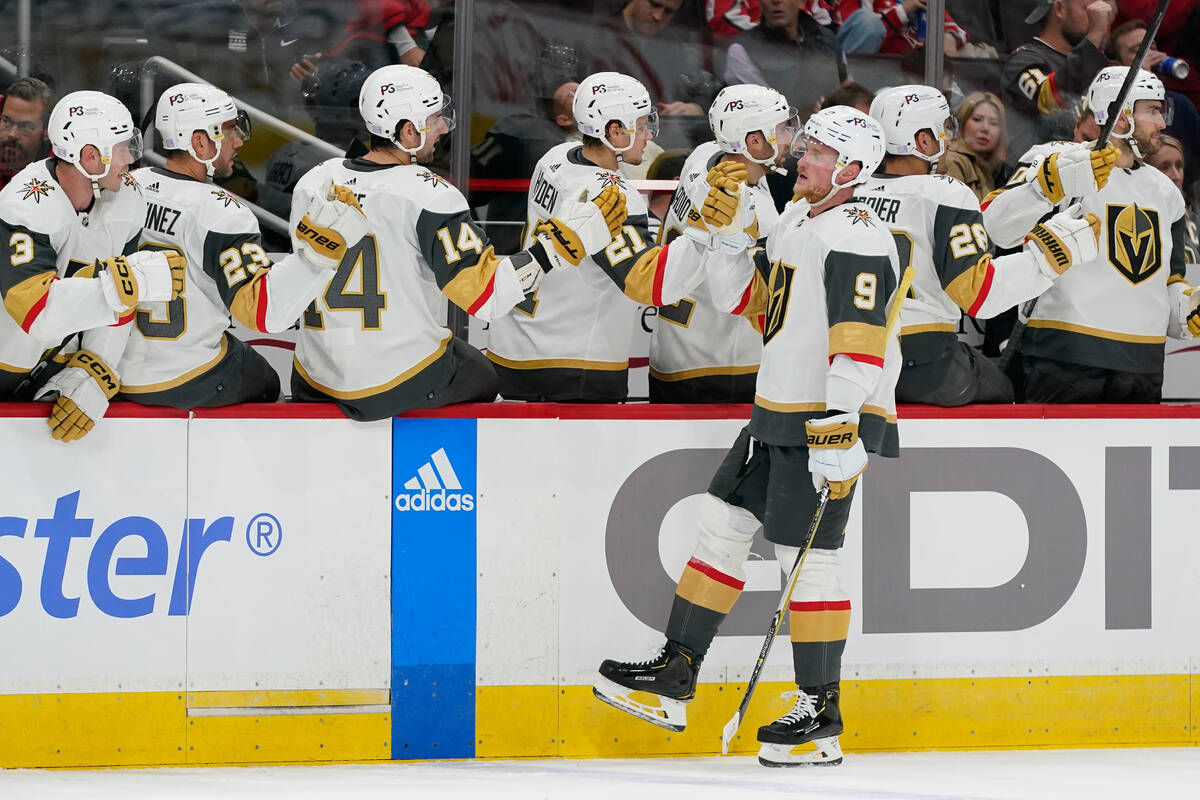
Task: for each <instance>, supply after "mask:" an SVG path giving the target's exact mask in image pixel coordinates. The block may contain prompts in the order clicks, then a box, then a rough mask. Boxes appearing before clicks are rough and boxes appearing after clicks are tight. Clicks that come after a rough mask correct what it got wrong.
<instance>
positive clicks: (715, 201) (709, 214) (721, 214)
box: [700, 161, 746, 234]
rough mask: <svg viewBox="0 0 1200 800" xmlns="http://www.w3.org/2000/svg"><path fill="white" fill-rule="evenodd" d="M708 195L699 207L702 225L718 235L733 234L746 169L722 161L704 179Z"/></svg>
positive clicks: (737, 219)
mask: <svg viewBox="0 0 1200 800" xmlns="http://www.w3.org/2000/svg"><path fill="white" fill-rule="evenodd" d="M705 182H706V183H707V184H708V193H707V194H706V195H705V196H704V202H703V203H702V205H701V206H700V217H701V219H703V220H704V224H705V225H707V226H708V227H709V228H711V229H713V230H715V231H717V232H718V233H723V234H729V233H734V230H733V228H734V226H735V224H736V223H737V222H738V221H739V216H740V215H739V213H738V210H739V206H740V205H741V202H742V190H743V189H744V188H745V184H746V167H745V165H744V164H740V163H738V162H736V161H722V162H720V163H719V164H717V165H716V166H715V167H713V168H712V169H710V170H709V171H708V177H707V178H705Z"/></svg>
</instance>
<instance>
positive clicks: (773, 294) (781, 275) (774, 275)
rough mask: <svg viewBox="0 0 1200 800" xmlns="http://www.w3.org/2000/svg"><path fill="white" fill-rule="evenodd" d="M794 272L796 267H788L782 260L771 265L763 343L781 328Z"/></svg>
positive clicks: (769, 339) (790, 292) (785, 314)
mask: <svg viewBox="0 0 1200 800" xmlns="http://www.w3.org/2000/svg"><path fill="white" fill-rule="evenodd" d="M795 274H796V268H795V267H789V266H788V265H787V264H784V263H783V262H782V261H776V262H775V263H774V264H772V265H771V280H770V286H771V288H770V289H769V290H768V294H767V323H766V324H765V325H764V326H763V344H766V343H767V342H769V341H771V339H772V338H773V337H774V336H775V334H777V333H779V332H780V331H781V330H783V320H784V317H786V316H787V307H788V298H789V297H791V294H792V276H794V275H795Z"/></svg>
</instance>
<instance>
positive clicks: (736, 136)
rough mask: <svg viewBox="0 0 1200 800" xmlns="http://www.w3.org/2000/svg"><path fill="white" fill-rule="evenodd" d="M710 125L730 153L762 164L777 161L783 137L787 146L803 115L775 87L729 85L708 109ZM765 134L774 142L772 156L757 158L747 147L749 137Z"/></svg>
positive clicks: (768, 140) (724, 148)
mask: <svg viewBox="0 0 1200 800" xmlns="http://www.w3.org/2000/svg"><path fill="white" fill-rule="evenodd" d="M708 124H709V125H710V126H711V127H712V131H713V135H714V136H716V137H717V144H718V145H720V147H721V149H722V150H724V151H725V152H726V153H737V154H740V155H744V156H745V157H746V158H748V159H750V160H751V161H754V162H756V163H758V164H767V165H769V164H774V163H775V159H776V157H777V156H778V155H779V141H778V140H779V139H780V138H783V139H784V142H783V147H784V148H787V147H788V146H789V145H790V144H791V141H792V138H793V137H795V135H796V133H797V132H798V131H799V130H800V116H799V114H797V113H796V109H794V108H792V107H791V106H789V105H788V101H787V98H786V97H784V96H783V95H782V94H780V93H779V92H777V91H776V90H774V89H768V88H767V87H766V86H758V85H756V84H753V83H741V84H736V85H734V86H726V87H725V88H724V89H722V90H721V91H720V93H719V94H717V97H716V99H715V100H713V103H712V105H711V106H709V108H708ZM756 132H757V133H761V134H762V135H763V137H764V138H766V140H767V143H768V144H770V145H771V155H770V156H769V157H767V158H755V157H754V156H752V155H750V153H749V152H748V151H747V150H746V136H748V135H749V134H751V133H756Z"/></svg>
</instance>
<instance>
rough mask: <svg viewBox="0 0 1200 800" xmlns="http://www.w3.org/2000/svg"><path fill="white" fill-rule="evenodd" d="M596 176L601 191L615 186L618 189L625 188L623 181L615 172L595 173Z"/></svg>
mask: <svg viewBox="0 0 1200 800" xmlns="http://www.w3.org/2000/svg"><path fill="white" fill-rule="evenodd" d="M596 176H597V177H598V178H600V182H601V183H600V188H601V189H607V188H608V187H609V186H616V187H617V188H618V189H624V188H625V181H624V180H623V179H622V178H621V176H620V175H618V174H617V173H615V172H597V173H596Z"/></svg>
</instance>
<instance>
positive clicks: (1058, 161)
mask: <svg viewBox="0 0 1200 800" xmlns="http://www.w3.org/2000/svg"><path fill="white" fill-rule="evenodd" d="M1128 69H1129V68H1128V67H1108V68H1106V69H1103V70H1101V71H1100V72H1099V73H1097V75H1096V77H1095V79H1094V80H1093V81H1092V83H1091V86H1090V87H1088V92H1087V105H1088V108H1089V109H1091V111H1092V113H1093V114H1094V115H1095V117H1096V122H1097V123H1098V124H1100V125H1103V124H1104V123H1105V122H1106V121H1107V117H1108V112H1109V105H1110V104H1111V103H1112V102H1114V101H1115V100H1116V98H1117V94H1118V93H1119V91H1120V87H1121V83H1122V82H1123V80H1124V79H1125V75H1126V73H1127V71H1128ZM1116 113H1117V114H1118V118H1117V121H1116V123H1115V126H1114V127H1113V129H1112V142H1113V143H1114V144H1115V145H1116V147H1117V148H1118V151H1119V153H1120V155H1119V158H1118V159H1117V161H1116V169H1112V168H1111V166H1110V165H1109V164H1108V162H1107V161H1106V160H1105V159H1104V158H1103V157H1102V155H1101V154H1102V153H1103V151H1099V152H1098V151H1094V150H1091V149H1090V145H1088V144H1082V145H1080V144H1071V143H1063V142H1058V143H1053V144H1051V145H1048V146H1046V147H1044V148H1041V149H1040V153H1037V155H1038V158H1037V160H1036V161H1035V162H1034V163H1032V164H1030V165H1027V166H1028V169H1023V170H1019V171H1018V179H1017V180H1015V181H1013V182H1011V183H1009V184H1008V185H1007V186H1005V187H1003V188H1001V189H998V190H997V191H996V192H994V193H993V195H992V196H990V197H989V198H988V199H987V200H986V201H985V205H984V211H983V216H984V223H985V225H986V226H987V230H988V233H990V234H991V237H992V239H994V240H995V242H996V243H997V244H998V245H1000V246H1002V247H1013V246H1016V245H1018V244H1020V242H1021V241H1022V240H1023V239H1024V237H1025V232H1026V231H1027V230H1028V229H1029V227H1030V226H1031V225H1032V224H1033V223H1034V222H1036V221H1037V220H1038V219H1040V218H1042V217H1043V216H1045V215H1047V214H1049V213H1052V212H1053V211H1054V210H1056V209H1061V208H1063V207H1065V206H1067V205H1068V204H1071V203H1073V202H1076V201H1077V199H1078V201H1079V202H1081V203H1082V206H1083V208H1084V209H1085V210H1086V211H1090V212H1093V213H1095V214H1096V215H1097V216H1098V217H1099V218H1100V223H1101V233H1100V252H1099V254H1098V255H1097V257H1096V258H1093V259H1091V260H1090V261H1088V262H1086V263H1082V264H1078V265H1076V266H1074V267H1072V268H1071V269H1070V270H1069V271H1068V272H1067V274H1065V275H1063V276H1062V277H1061V278H1060V279H1058V280H1057V281H1055V282H1054V284H1053V285H1052V286H1051V287H1050V288H1049V289H1048V290H1047V291H1046V292H1045V294H1043V295H1042V296H1041V297H1039V298H1038V299H1037V302H1036V304H1035V305H1034V307H1033V309H1032V310H1031V311H1029V312H1028V313H1027V317H1028V323H1027V327H1026V328H1025V329H1024V333H1023V335H1022V337H1021V340H1020V342H1019V344H1020V349H1021V352H1022V354H1023V356H1024V373H1025V399H1026V401H1027V402H1033V403H1096V402H1103V403H1156V402H1158V401H1159V399H1160V398H1161V396H1162V380H1163V360H1164V342H1165V340H1166V336H1168V335H1170V336H1188V335H1189V331H1190V334H1191V335H1196V334H1197V333H1200V318H1198V317H1197V314H1196V307H1197V303H1200V293H1192V292H1191V289H1190V287H1189V286H1188V285H1187V283H1186V281H1185V280H1184V271H1185V268H1186V263H1185V256H1184V249H1185V248H1184V246H1183V242H1184V238H1185V234H1186V221H1185V214H1184V212H1185V205H1184V200H1183V196H1182V194H1180V192H1179V189H1177V188H1176V187H1175V185H1174V184H1172V183H1171V181H1170V180H1169V179H1168V178H1167V177H1166V176H1165V175H1163V174H1162V173H1161V172H1159V171H1158V170H1156V169H1153V168H1150V167H1146V166H1145V165H1144V164H1143V161H1144V160H1145V159H1146V158H1147V157H1149V156H1150V155H1152V154H1153V153H1154V152H1155V151H1156V150H1157V149H1158V147H1159V142H1160V137H1161V132H1162V130H1163V128H1164V127H1165V126H1166V124H1167V121H1166V120H1165V119H1164V116H1163V115H1164V91H1163V85H1162V82H1161V81H1160V80H1159V79H1158V78H1157V77H1155V76H1154V75H1153V74H1151V73H1150V72H1147V71H1145V70H1140V71H1139V72H1138V75H1137V78H1136V79H1135V80H1134V83H1133V85H1132V90H1131V91H1130V93H1129V95H1128V97H1127V98H1126V100H1125V102H1124V104H1123V106H1122V107H1121V108H1120V109H1118V110H1117V112H1116ZM1110 169H1111V175H1108V174H1107V173H1108V171H1109V170H1110ZM1106 178H1107V180H1106Z"/></svg>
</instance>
